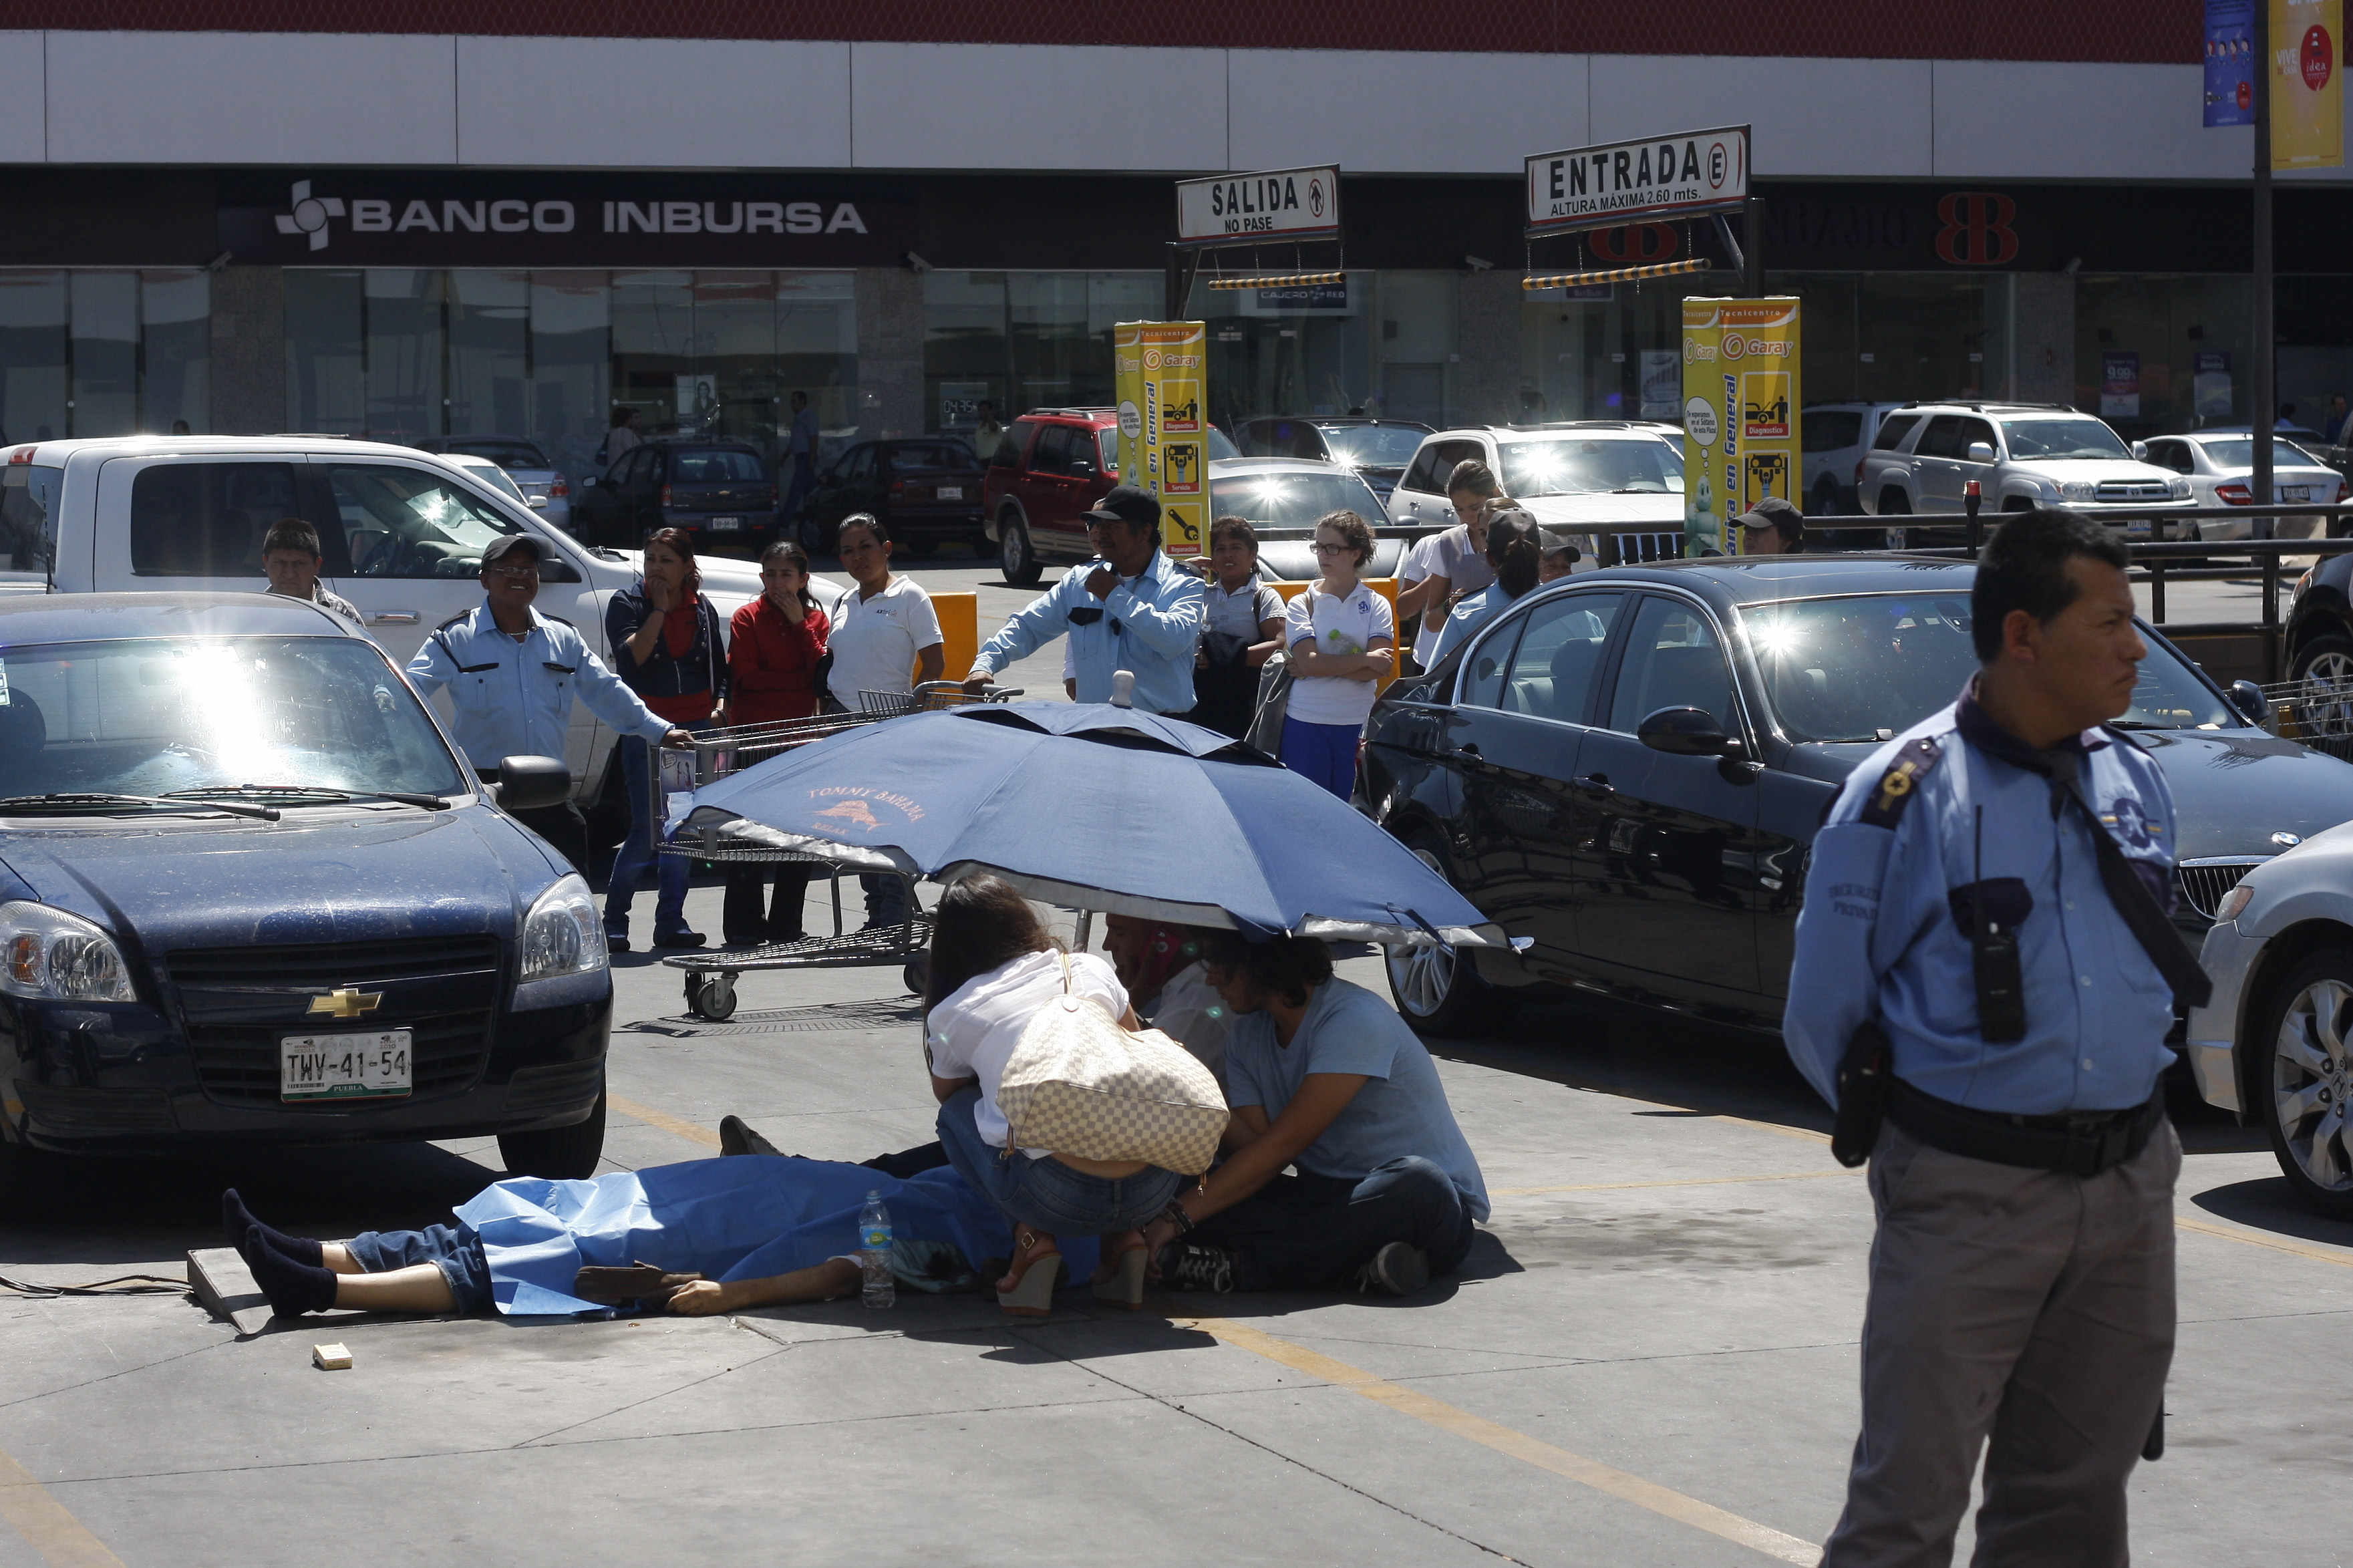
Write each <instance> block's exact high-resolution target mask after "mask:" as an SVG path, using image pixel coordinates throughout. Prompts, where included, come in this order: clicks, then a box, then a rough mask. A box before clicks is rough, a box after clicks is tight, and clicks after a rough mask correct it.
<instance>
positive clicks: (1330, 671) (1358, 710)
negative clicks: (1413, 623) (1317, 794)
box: [1282, 511, 1397, 800]
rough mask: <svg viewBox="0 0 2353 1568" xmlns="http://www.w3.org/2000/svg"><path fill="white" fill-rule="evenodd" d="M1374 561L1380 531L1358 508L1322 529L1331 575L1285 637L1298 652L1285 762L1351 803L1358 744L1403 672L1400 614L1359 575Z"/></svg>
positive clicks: (1321, 566)
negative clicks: (1380, 698) (1387, 687)
mask: <svg viewBox="0 0 2353 1568" xmlns="http://www.w3.org/2000/svg"><path fill="white" fill-rule="evenodd" d="M1372 558H1373V531H1372V528H1371V527H1370V525H1368V524H1367V523H1366V521H1365V520H1364V519H1363V518H1361V517H1359V516H1357V515H1356V513H1355V512H1353V511H1335V512H1333V513H1332V514H1331V515H1329V516H1327V517H1325V518H1324V519H1322V520H1321V521H1318V522H1317V523H1316V524H1315V566H1316V570H1318V571H1319V572H1321V573H1322V574H1323V575H1322V576H1320V577H1318V578H1316V580H1315V581H1314V582H1313V583H1310V584H1308V585H1307V591H1306V592H1305V593H1303V594H1301V595H1299V596H1298V597H1297V598H1295V599H1293V600H1292V601H1291V605H1290V608H1289V610H1288V611H1287V613H1286V615H1285V617H1284V626H1283V639H1284V641H1285V642H1286V643H1287V644H1288V645H1289V646H1290V648H1291V668H1292V673H1293V676H1294V677H1295V678H1296V679H1293V682H1292V687H1291V704H1290V706H1289V708H1288V709H1286V710H1285V712H1284V717H1283V721H1282V764H1283V766H1285V767H1287V768H1290V769H1291V770H1293V772H1294V773H1305V774H1306V775H1307V776H1308V777H1309V778H1311V779H1314V781H1315V782H1316V783H1317V784H1322V785H1323V786H1324V788H1325V789H1328V790H1330V791H1331V792H1332V793H1333V794H1334V795H1338V796H1339V797H1340V798H1341V799H1342V800H1345V799H1347V798H1348V797H1349V795H1352V794H1353V793H1355V790H1356V740H1357V737H1359V736H1360V735H1362V734H1363V733H1364V730H1365V721H1366V719H1368V718H1370V717H1371V716H1372V711H1373V698H1374V697H1375V695H1376V694H1377V693H1378V691H1379V690H1380V683H1381V681H1382V680H1384V679H1387V678H1388V676H1389V675H1390V673H1391V672H1393V671H1394V670H1395V669H1396V668H1397V617H1396V616H1395V614H1394V613H1393V612H1392V611H1391V610H1390V608H1389V602H1388V599H1386V598H1384V597H1383V596H1382V595H1379V594H1377V593H1375V592H1374V591H1373V590H1372V589H1370V588H1368V587H1366V585H1365V583H1364V581H1363V579H1362V578H1361V577H1359V576H1358V574H1359V573H1361V572H1362V571H1363V570H1364V568H1365V564H1366V563H1367V562H1369V561H1370V560H1372Z"/></svg>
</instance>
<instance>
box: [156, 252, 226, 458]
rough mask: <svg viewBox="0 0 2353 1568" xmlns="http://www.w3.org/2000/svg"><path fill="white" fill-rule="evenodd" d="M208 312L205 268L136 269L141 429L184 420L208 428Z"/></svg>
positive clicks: (196, 428)
mask: <svg viewBox="0 0 2353 1568" xmlns="http://www.w3.org/2000/svg"><path fill="white" fill-rule="evenodd" d="M212 316H213V302H212V279H211V277H210V275H209V274H207V273H205V272H203V271H200V270H198V269H196V268H174V269H172V270H167V271H155V272H145V273H142V274H141V275H140V279H139V326H140V331H141V333H142V342H141V344H140V350H141V357H142V366H141V370H140V382H139V427H140V428H141V429H142V430H152V431H154V432H156V433H158V434H164V433H168V432H169V431H170V430H171V429H172V427H173V426H174V424H178V423H182V422H185V424H186V425H187V426H188V428H189V429H190V430H191V431H192V432H194V433H195V434H196V435H200V436H201V435H203V434H204V433H205V432H206V431H207V430H209V429H211V428H212V353H213V350H212V342H213V321H212Z"/></svg>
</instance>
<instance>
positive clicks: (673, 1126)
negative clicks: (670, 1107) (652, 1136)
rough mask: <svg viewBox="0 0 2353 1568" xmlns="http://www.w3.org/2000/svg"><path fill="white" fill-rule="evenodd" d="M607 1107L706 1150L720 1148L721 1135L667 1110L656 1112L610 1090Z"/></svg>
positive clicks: (606, 1096) (606, 1094)
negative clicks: (699, 1145) (697, 1144)
mask: <svg viewBox="0 0 2353 1568" xmlns="http://www.w3.org/2000/svg"><path fill="white" fill-rule="evenodd" d="M605 1105H606V1108H607V1110H617V1111H619V1112H620V1113H621V1114H622V1115H624V1116H627V1117H630V1118H632V1119H634V1120H636V1121H642V1122H644V1123H645V1124H646V1125H647V1126H649V1127H659V1128H660V1129H661V1130H662V1131H665V1132H670V1133H675V1134H676V1135H677V1136H679V1137H681V1138H683V1139H685V1140H686V1141H687V1142H690V1143H700V1144H702V1146H703V1147H704V1148H706V1149H716V1148H718V1147H719V1134H718V1133H716V1132H713V1131H712V1130H711V1129H710V1128H708V1127H698V1126H696V1125H695V1124H694V1123H693V1122H691V1121H682V1120H681V1119H680V1118H678V1117H675V1116H672V1115H671V1114H670V1112H669V1111H667V1110H655V1109H654V1108H653V1107H652V1106H650V1105H639V1104H638V1102H637V1101H636V1100H623V1099H622V1098H621V1097H620V1096H619V1095H617V1094H615V1093H614V1092H612V1090H610V1089H607V1090H606V1091H605Z"/></svg>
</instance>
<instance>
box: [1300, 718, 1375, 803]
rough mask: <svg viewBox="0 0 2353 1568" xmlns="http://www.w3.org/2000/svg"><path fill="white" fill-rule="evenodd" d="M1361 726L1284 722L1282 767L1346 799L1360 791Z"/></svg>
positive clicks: (1362, 731) (1363, 729)
mask: <svg viewBox="0 0 2353 1568" xmlns="http://www.w3.org/2000/svg"><path fill="white" fill-rule="evenodd" d="M1364 732H1365V727H1364V726H1363V725H1361V724H1310V723H1309V722H1308V721H1306V720H1304V719H1293V718H1289V717H1285V718H1284V720H1283V721H1282V765H1283V766H1284V767H1286V768H1289V769H1290V770H1291V771H1292V772H1293V773H1304V774H1306V775H1307V776H1308V777H1309V778H1311V779H1313V780H1314V781H1315V782H1316V783H1317V784H1322V785H1323V786H1324V788H1325V789H1328V790H1330V791H1331V792H1332V793H1333V794H1334V795H1338V796H1339V797H1340V798H1341V799H1342V800H1346V799H1347V798H1348V797H1349V796H1350V795H1354V794H1356V742H1357V741H1358V740H1359V739H1360V738H1361V737H1362V736H1363V735H1364Z"/></svg>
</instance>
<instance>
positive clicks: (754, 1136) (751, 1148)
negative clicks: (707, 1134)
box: [719, 1116, 784, 1154]
mask: <svg viewBox="0 0 2353 1568" xmlns="http://www.w3.org/2000/svg"><path fill="white" fill-rule="evenodd" d="M719 1152H720V1153H722V1154H781V1153H783V1152H784V1151H783V1150H781V1149H779V1148H777V1147H776V1145H775V1144H774V1143H771V1142H768V1141H767V1140H766V1139H765V1138H763V1137H761V1136H760V1135H759V1134H758V1133H757V1132H754V1131H752V1129H751V1128H749V1127H748V1126H746V1125H744V1119H743V1118H742V1117H740V1116H723V1117H721V1118H720V1119H719Z"/></svg>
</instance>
